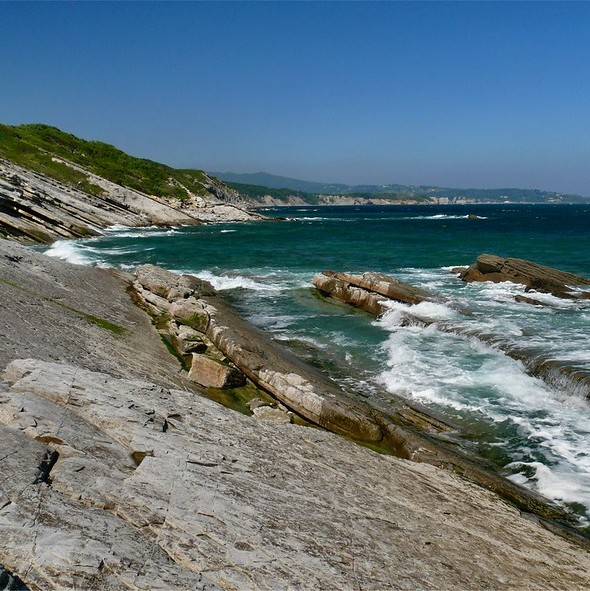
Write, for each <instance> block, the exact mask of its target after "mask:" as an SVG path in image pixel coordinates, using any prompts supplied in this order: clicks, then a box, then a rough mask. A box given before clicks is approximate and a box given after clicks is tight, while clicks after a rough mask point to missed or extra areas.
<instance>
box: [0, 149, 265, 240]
mask: <svg viewBox="0 0 590 591" xmlns="http://www.w3.org/2000/svg"><path fill="white" fill-rule="evenodd" d="M60 162H61V163H63V164H64V165H67V166H70V167H72V168H74V169H75V170H77V171H83V172H84V174H85V176H86V177H87V178H88V180H89V181H91V182H92V183H93V184H94V185H95V186H97V187H100V189H101V190H102V193H101V194H99V195H92V194H90V193H88V192H85V191H82V190H80V189H78V188H77V187H75V186H69V185H64V184H63V183H61V182H59V181H57V180H55V179H52V178H50V177H48V176H46V175H43V174H39V173H35V172H33V171H31V170H29V169H26V168H23V167H20V166H17V165H16V164H14V163H12V162H10V161H8V160H5V159H2V158H0V236H2V235H3V236H4V237H5V238H10V239H14V240H19V241H21V242H38V243H50V242H53V241H54V240H57V239H67V238H81V237H88V236H95V235H98V234H100V233H101V230H102V229H104V228H107V227H109V226H114V225H123V226H147V225H164V226H166V225H168V226H169V225H196V224H203V223H221V222H235V221H249V220H262V219H266V218H265V217H264V216H263V215H261V214H258V213H254V212H250V211H247V210H246V209H244V208H242V207H240V206H238V205H236V204H235V203H234V201H235V200H236V199H237V197H236V195H235V194H234V193H235V192H231V190H230V189H228V188H227V187H225V185H223V184H222V183H220V182H219V181H217V180H216V179H209V181H210V184H209V185H208V187H209V191H210V193H209V194H208V196H207V197H203V196H200V195H195V194H192V193H190V192H187V197H186V199H184V200H182V201H181V200H178V199H164V198H161V197H158V196H155V195H146V194H145V193H142V192H140V191H137V190H135V189H131V188H128V187H124V186H122V185H118V184H116V183H113V182H111V181H109V180H107V179H105V178H102V177H100V176H98V175H95V174H92V173H91V172H89V171H87V170H85V169H83V168H81V167H80V166H77V165H75V164H73V163H71V162H66V161H63V160H60Z"/></svg>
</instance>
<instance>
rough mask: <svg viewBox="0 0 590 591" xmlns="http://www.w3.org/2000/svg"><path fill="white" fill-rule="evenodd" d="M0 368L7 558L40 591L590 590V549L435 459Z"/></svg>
mask: <svg viewBox="0 0 590 591" xmlns="http://www.w3.org/2000/svg"><path fill="white" fill-rule="evenodd" d="M4 377H5V380H6V381H5V382H4V383H3V385H2V386H0V464H1V467H0V470H1V474H2V476H3V478H2V479H0V538H1V539H2V544H1V545H0V563H2V564H3V566H4V567H5V568H6V569H7V570H8V571H9V572H11V573H13V574H15V575H17V576H19V577H21V578H22V580H23V581H24V582H25V583H26V584H27V585H28V586H29V587H30V588H31V589H44V590H49V589H59V590H66V589H67V590H73V589H91V588H92V589H101V590H109V591H110V590H113V591H114V590H115V589H121V588H125V589H137V590H140V589H141V590H156V589H159V590H165V589H175V590H184V589H186V590H189V589H190V590H191V591H194V590H195V589H197V590H198V589H203V590H205V589H206V590H213V589H224V590H228V589H233V590H255V589H293V590H296V589H299V590H307V589H323V590H326V591H327V590H339V591H341V590H345V591H347V590H350V591H352V590H357V589H366V590H375V591H381V590H385V589H408V590H410V589H411V590H415V589H445V590H448V589H457V590H459V589H461V590H464V589H470V590H480V589H481V590H483V589H503V590H504V589H514V590H516V589H518V590H522V589H531V590H532V589H535V590H541V589H568V590H570V589H571V590H574V589H580V590H581V589H587V588H589V587H590V554H589V553H588V552H586V551H585V550H583V549H581V548H580V547H578V546H575V545H573V544H571V543H570V542H568V541H566V540H564V539H562V538H559V537H556V536H554V535H553V534H552V533H550V532H549V531H547V530H545V529H543V528H541V527H540V526H539V525H538V524H536V523H534V522H531V521H529V520H527V519H525V518H523V517H522V516H521V515H520V514H519V512H518V511H516V510H514V509H512V508H510V507H508V506H507V505H506V504H505V503H503V502H502V501H501V500H500V499H499V498H498V497H496V496H495V495H493V494H491V493H489V492H487V491H484V490H483V489H480V488H478V487H476V486H474V485H471V484H469V483H466V482H465V481H463V480H462V479H460V478H459V477H457V476H455V475H453V474H450V473H448V472H445V471H442V470H439V469H437V468H434V467H433V466H428V465H425V464H415V463H413V462H409V461H405V460H401V459H397V458H393V457H390V456H383V455H379V454H377V453H375V452H372V451H370V450H368V449H365V448H362V447H359V446H357V445H354V444H352V443H350V442H348V441H346V440H344V439H342V438H340V437H338V436H336V435H333V434H330V433H327V432H321V431H318V430H315V429H310V428H304V427H299V426H296V425H281V424H269V423H267V422H265V421H258V420H256V419H254V418H252V417H246V416H243V415H240V414H238V413H235V412H232V411H230V410H228V409H226V408H224V407H221V406H219V405H217V404H215V403H213V402H211V401H208V400H205V399H202V398H198V397H195V396H194V395H192V394H191V393H189V392H186V391H181V390H168V389H165V388H162V387H159V386H154V385H153V384H150V383H148V382H142V381H133V380H125V379H116V378H113V377H111V376H109V375H107V374H103V373H95V372H90V371H87V370H83V369H81V368H79V367H74V366H68V365H62V364H54V363H44V362H40V361H36V360H20V361H15V362H13V363H11V364H10V365H9V367H8V368H7V371H6V373H5V376H4ZM48 452H51V453H53V454H54V455H55V456H56V458H57V459H56V461H55V462H54V464H53V465H52V466H51V468H50V470H49V472H48V473H47V474H46V478H45V479H44V480H39V479H38V476H39V466H40V463H41V462H42V461H43V458H45V457H46V456H47V454H48Z"/></svg>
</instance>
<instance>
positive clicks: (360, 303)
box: [313, 273, 387, 316]
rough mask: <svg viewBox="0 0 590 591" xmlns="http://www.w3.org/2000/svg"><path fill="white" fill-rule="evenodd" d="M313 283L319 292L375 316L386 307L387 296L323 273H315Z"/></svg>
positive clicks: (381, 312)
mask: <svg viewBox="0 0 590 591" xmlns="http://www.w3.org/2000/svg"><path fill="white" fill-rule="evenodd" d="M313 285H314V286H315V288H316V289H317V290H318V291H319V292H320V293H321V294H323V295H326V296H329V297H332V298H334V299H336V300H339V301H341V302H344V303H345V304H350V305H351V306H354V307H355V308H361V309H362V310H365V311H367V312H369V314H373V315H375V316H380V315H381V314H383V312H384V311H385V309H386V308H385V306H384V305H383V304H384V302H386V301H387V298H385V297H383V296H381V295H378V294H375V293H371V292H369V291H367V290H366V289H362V288H360V287H355V286H353V285H351V284H350V283H348V282H346V281H344V280H342V279H339V278H337V277H334V276H329V275H326V274H325V273H321V274H318V275H315V277H314V278H313Z"/></svg>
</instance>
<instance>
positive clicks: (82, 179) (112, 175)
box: [0, 124, 209, 199]
mask: <svg viewBox="0 0 590 591" xmlns="http://www.w3.org/2000/svg"><path fill="white" fill-rule="evenodd" d="M0 156H3V157H4V158H7V159H8V160H11V161H13V162H15V163H16V164H20V165H21V166H25V167H27V168H30V169H31V170H34V171H37V172H40V173H42V174H45V175H47V176H50V177H52V178H54V179H56V180H59V181H61V182H63V183H66V184H70V185H76V186H78V187H79V188H81V189H82V190H85V191H87V192H90V193H94V194H98V193H100V192H101V191H102V189H101V188H100V187H98V186H97V185H94V184H92V183H90V182H89V181H88V179H87V177H86V175H85V174H84V173H82V172H79V171H77V170H75V169H73V168H71V167H70V166H67V165H66V164H63V163H61V162H56V161H55V160H54V158H62V159H64V160H69V161H70V162H73V163H75V164H79V165H80V166H83V167H84V168H86V169H87V170H89V171H91V172H93V173H95V174H97V175H99V176H102V177H104V178H106V179H108V180H109V181H112V182H114V183H117V184H120V185H123V186H125V187H129V188H132V189H136V190H138V191H142V192H144V193H147V194H149V195H159V196H161V197H169V198H176V199H185V198H186V197H187V192H186V190H185V189H184V187H186V189H188V190H189V191H191V192H192V193H195V194H197V195H205V194H207V193H208V190H207V189H206V188H205V184H206V183H208V182H209V181H208V179H207V177H206V176H205V174H204V173H203V172H202V171H200V170H181V169H175V168H171V167H170V166H166V165H164V164H159V163H157V162H153V161H152V160H146V159H145V158H135V157H134V156H130V155H129V154H126V153H125V152H123V151H121V150H119V149H118V148H115V147H114V146H111V145H109V144H105V143H103V142H94V141H87V140H83V139H80V138H78V137H76V136H74V135H72V134H70V133H65V132H63V131H61V130H59V129H57V128H56V127H51V126H49V125H42V124H27V125H19V126H10V125H1V124H0Z"/></svg>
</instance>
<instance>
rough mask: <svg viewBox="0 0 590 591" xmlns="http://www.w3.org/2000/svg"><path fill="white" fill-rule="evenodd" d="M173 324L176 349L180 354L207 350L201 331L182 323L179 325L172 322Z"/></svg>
mask: <svg viewBox="0 0 590 591" xmlns="http://www.w3.org/2000/svg"><path fill="white" fill-rule="evenodd" d="M174 326H175V328H174V329H173V332H174V334H175V335H176V344H177V349H178V352H179V353H180V354H181V355H187V354H189V353H203V352H204V351H206V350H207V344H206V343H205V342H204V340H203V335H202V334H201V333H199V332H197V331H196V330H195V329H194V328H191V327H190V326H185V325H184V324H181V325H180V326H178V325H176V324H174Z"/></svg>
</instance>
